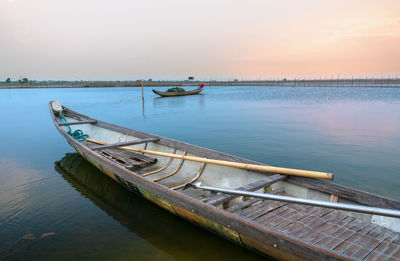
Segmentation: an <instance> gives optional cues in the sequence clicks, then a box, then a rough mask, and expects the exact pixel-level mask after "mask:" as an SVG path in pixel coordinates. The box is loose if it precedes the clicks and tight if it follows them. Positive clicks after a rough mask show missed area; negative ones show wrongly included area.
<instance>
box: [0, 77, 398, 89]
mask: <svg viewBox="0 0 400 261" xmlns="http://www.w3.org/2000/svg"><path fill="white" fill-rule="evenodd" d="M201 82H203V83H205V85H206V86H265V87H371V88H400V79H384V78H381V79H324V80H321V79H317V80H298V79H295V80H285V79H284V80H260V81H237V80H234V81H143V87H171V86H198V85H199V84H200V83H201ZM104 87H110V88H114V87H141V82H140V81H87V82H67V81H60V82H28V83H18V82H12V83H5V82H3V83H0V89H35V88H104Z"/></svg>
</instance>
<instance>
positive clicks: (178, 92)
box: [153, 83, 204, 97]
mask: <svg viewBox="0 0 400 261" xmlns="http://www.w3.org/2000/svg"><path fill="white" fill-rule="evenodd" d="M203 87H204V83H200V85H199V87H198V88H197V89H194V90H189V91H186V90H185V89H183V88H180V87H174V88H170V89H168V90H167V91H166V92H162V91H157V90H154V89H153V92H154V93H155V94H158V95H160V96H161V97H172V96H186V95H193V94H199V93H201V91H202V90H203Z"/></svg>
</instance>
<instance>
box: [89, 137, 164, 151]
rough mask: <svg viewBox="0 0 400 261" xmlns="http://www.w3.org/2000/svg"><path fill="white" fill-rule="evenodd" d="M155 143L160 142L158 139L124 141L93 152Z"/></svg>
mask: <svg viewBox="0 0 400 261" xmlns="http://www.w3.org/2000/svg"><path fill="white" fill-rule="evenodd" d="M155 141H158V138H148V139H140V140H133V141H124V142H117V143H113V144H106V145H100V146H96V147H92V150H101V149H108V148H117V147H123V146H130V145H137V144H142V143H147V142H155Z"/></svg>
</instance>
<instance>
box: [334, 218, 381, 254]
mask: <svg viewBox="0 0 400 261" xmlns="http://www.w3.org/2000/svg"><path fill="white" fill-rule="evenodd" d="M375 228H376V225H372V224H371V225H368V226H366V227H364V228H363V229H361V230H360V231H359V232H357V233H355V234H354V235H352V236H351V237H349V238H348V239H347V240H345V241H343V242H342V243H340V244H339V245H337V246H336V247H335V248H334V250H336V251H339V252H345V251H346V250H347V249H349V248H350V247H352V246H353V245H355V244H357V242H358V241H359V240H361V239H362V238H363V237H365V236H366V235H367V234H368V233H369V232H370V231H371V230H372V229H375Z"/></svg>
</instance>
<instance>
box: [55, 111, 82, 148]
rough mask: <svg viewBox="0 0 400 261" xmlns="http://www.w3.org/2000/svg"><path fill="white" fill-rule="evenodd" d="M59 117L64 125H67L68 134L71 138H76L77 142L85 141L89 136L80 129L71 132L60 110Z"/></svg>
mask: <svg viewBox="0 0 400 261" xmlns="http://www.w3.org/2000/svg"><path fill="white" fill-rule="evenodd" d="M59 116H60V119H61V120H62V121H63V122H64V123H65V126H67V127H68V131H67V133H68V135H69V136H71V137H72V138H74V139H76V140H77V141H79V142H82V141H85V140H86V139H87V138H89V135H87V134H83V131H82V130H79V129H78V130H75V131H74V132H72V130H71V127H70V126H69V125H68V122H67V120H66V119H65V118H64V117H63V116H62V115H61V112H60V113H59Z"/></svg>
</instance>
